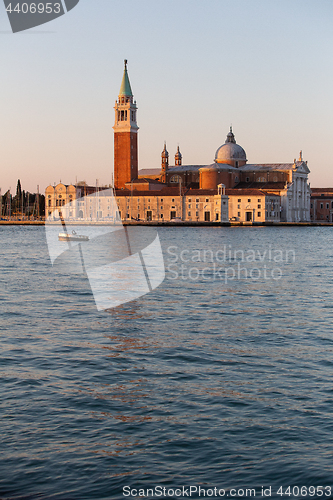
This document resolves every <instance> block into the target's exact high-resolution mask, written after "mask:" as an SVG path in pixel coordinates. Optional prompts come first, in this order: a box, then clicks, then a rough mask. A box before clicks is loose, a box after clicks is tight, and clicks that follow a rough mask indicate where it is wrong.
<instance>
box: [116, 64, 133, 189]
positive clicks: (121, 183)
mask: <svg viewBox="0 0 333 500" xmlns="http://www.w3.org/2000/svg"><path fill="white" fill-rule="evenodd" d="M124 63H125V67H124V74H123V79H122V82H121V87H120V92H119V95H118V100H117V101H116V104H115V107H114V109H115V122H114V127H113V130H114V185H115V188H116V189H124V188H125V183H126V182H131V181H132V180H134V179H137V178H138V130H139V127H138V125H137V121H136V113H137V107H136V101H134V100H133V93H132V89H131V84H130V81H129V78H128V73H127V60H126V59H125V61H124Z"/></svg>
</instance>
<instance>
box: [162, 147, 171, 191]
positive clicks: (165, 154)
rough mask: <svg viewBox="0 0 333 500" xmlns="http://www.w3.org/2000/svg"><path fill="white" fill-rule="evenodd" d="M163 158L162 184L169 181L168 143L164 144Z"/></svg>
mask: <svg viewBox="0 0 333 500" xmlns="http://www.w3.org/2000/svg"><path fill="white" fill-rule="evenodd" d="M161 157H162V171H161V182H165V183H166V181H167V172H168V169H169V153H168V151H167V148H166V142H165V143H164V148H163V151H162V154H161Z"/></svg>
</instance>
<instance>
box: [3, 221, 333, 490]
mask: <svg viewBox="0 0 333 500" xmlns="http://www.w3.org/2000/svg"><path fill="white" fill-rule="evenodd" d="M327 231H328V228H301V229H300V228H285V229H282V228H269V227H267V228H230V229H228V228H227V229H225V228H219V229H218V230H217V229H216V228H164V229H162V230H160V231H159V236H160V239H161V243H162V247H163V252H164V257H165V264H166V268H167V266H168V260H169V257H170V255H169V253H168V248H169V247H170V246H176V247H177V248H178V250H177V253H178V255H179V254H180V252H181V250H182V249H188V250H189V251H191V252H193V251H194V250H201V251H202V250H204V249H205V248H210V249H211V250H212V251H213V252H216V251H217V250H218V249H220V248H221V247H222V246H223V245H224V244H227V245H231V247H232V248H233V249H244V250H246V249H249V248H253V249H254V250H257V249H260V252H261V253H262V252H263V251H264V250H265V248H269V245H271V246H273V247H274V248H280V249H281V250H283V251H284V252H286V251H287V250H290V249H295V255H296V260H295V262H288V263H284V265H283V266H281V271H282V276H281V279H279V280H273V279H267V280H265V279H256V280H248V279H244V278H241V279H234V280H232V281H230V282H228V283H225V282H224V281H223V280H220V279H217V278H216V276H215V277H214V272H213V271H212V270H211V269H210V270H209V271H207V272H206V275H205V276H204V277H202V276H201V277H200V278H198V279H195V280H191V279H188V280H184V279H181V278H179V279H174V275H173V274H172V273H171V272H168V271H167V276H166V279H165V281H164V282H163V284H162V285H161V286H160V287H159V288H157V289H156V290H154V291H153V292H152V293H150V294H148V295H146V296H145V297H142V298H140V300H137V301H134V302H130V303H127V304H124V305H122V306H119V307H117V308H113V309H110V310H107V311H105V312H103V313H101V312H99V313H98V312H96V310H95V306H94V301H93V296H92V293H91V290H90V287H89V283H88V281H87V279H86V278H85V277H84V276H82V275H79V274H77V275H73V274H71V273H69V272H66V269H65V268H62V269H61V266H60V265H59V266H58V270H57V272H55V270H54V269H53V270H52V269H51V267H50V262H49V258H48V255H47V248H46V243H45V239H44V233H43V230H42V228H39V227H36V228H33V227H31V228H30V227H27V228H25V227H12V228H11V227H1V226H0V233H1V241H2V243H3V245H2V250H1V252H2V259H1V264H0V265H1V274H0V284H1V287H0V300H1V309H0V315H1V332H2V337H1V339H2V357H1V365H0V370H1V410H2V429H1V436H2V451H3V453H2V455H1V458H0V461H1V470H2V471H3V474H2V475H1V477H0V497H1V498H6V499H7V498H8V499H23V498H25V499H27V498H31V499H34V500H35V499H36V498H41V499H43V500H45V499H47V500H48V499H50V500H51V499H61V500H74V499H75V500H76V499H77V500H82V499H83V498H84V499H98V500H101V499H120V498H123V495H122V488H123V486H124V485H127V484H132V485H136V487H144V488H149V487H150V488H153V487H154V486H155V485H157V484H161V485H168V486H169V487H176V486H182V485H183V484H184V485H187V484H194V485H195V484H196V485H199V484H206V485H207V487H208V486H213V487H214V486H215V485H216V486H220V487H225V488H226V489H227V488H237V487H249V488H250V487H252V488H258V491H259V490H260V489H261V486H262V485H265V486H266V487H268V486H270V485H272V487H273V488H275V498H277V496H276V489H277V487H278V486H280V485H281V484H285V485H288V484H298V485H299V486H302V485H308V486H310V485H315V486H317V485H328V484H330V481H331V456H332V452H333V450H332V445H331V431H332V428H333V416H332V412H333V410H332V396H333V390H332V369H333V333H332V320H333V310H332V292H333V287H332V283H333V280H332V277H333V272H332V268H331V264H330V263H331V258H330V257H331V248H332V245H331V242H330V233H328V232H327ZM313 241H316V248H318V249H320V255H321V256H322V258H321V262H320V265H319V263H318V261H317V255H316V254H315V253H314V252H313ZM296 243H297V244H296ZM199 264H200V266H202V267H204V266H205V265H206V263H204V262H201V263H199ZM265 264H267V263H265V262H258V263H257V264H256V265H258V266H259V267H260V266H263V265H265ZM184 265H186V266H187V270H188V268H189V264H188V263H184ZM210 265H211V263H210ZM244 265H245V264H244ZM191 266H192V263H191ZM193 275H195V273H194V272H193ZM207 277H209V279H206V278H207ZM260 491H261V490H260ZM272 497H273V498H274V495H272Z"/></svg>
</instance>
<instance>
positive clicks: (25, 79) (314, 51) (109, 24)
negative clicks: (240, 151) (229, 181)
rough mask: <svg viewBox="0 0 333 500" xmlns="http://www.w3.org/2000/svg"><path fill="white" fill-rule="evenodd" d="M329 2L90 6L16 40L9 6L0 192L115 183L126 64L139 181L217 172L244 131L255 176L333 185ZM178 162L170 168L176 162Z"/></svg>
mask: <svg viewBox="0 0 333 500" xmlns="http://www.w3.org/2000/svg"><path fill="white" fill-rule="evenodd" d="M332 25H333V2H332V1H331V0H318V1H316V2H314V1H313V0H312V1H308V0H232V1H231V0H228V1H227V0H205V1H204V0H167V1H161V0H141V1H140V0H129V1H124V0H123V1H120V0H80V2H79V4H78V5H77V7H75V8H74V9H73V10H72V11H70V12H69V13H67V14H66V15H65V16H62V17H60V18H59V19H56V20H54V21H52V22H50V23H48V24H45V25H43V26H40V27H37V28H34V29H32V30H28V31H26V32H22V33H17V34H12V33H11V31H10V25H9V21H8V19H7V16H6V12H5V7H4V5H3V2H1V4H0V56H1V66H2V77H1V99H2V103H1V108H0V109H1V113H0V131H1V141H0V155H1V178H0V187H1V188H2V193H4V192H5V191H6V190H7V189H8V188H9V187H11V189H12V191H14V190H15V187H16V181H17V179H18V178H20V179H21V182H22V187H23V189H26V190H30V191H35V190H36V186H37V184H39V186H40V189H41V192H43V191H44V189H45V187H46V186H47V185H48V184H53V183H54V182H56V183H58V182H59V181H60V180H61V181H62V182H64V183H66V184H69V183H71V182H75V179H76V177H77V179H78V180H83V179H84V180H86V181H87V182H88V183H91V184H95V182H96V179H98V180H99V183H100V184H108V183H110V182H111V175H112V168H113V130H112V126H113V122H114V110H113V106H114V101H115V99H116V98H117V95H118V91H119V88H120V84H121V79H122V74H123V60H124V59H125V58H126V59H128V72H129V77H130V81H131V86H132V90H133V94H134V98H135V99H136V100H137V105H138V125H139V127H140V131H139V168H140V169H142V168H154V167H155V168H157V167H159V166H160V154H161V151H162V149H163V143H164V141H166V142H167V149H168V151H169V153H170V157H171V160H173V157H174V154H175V152H176V149H177V145H178V144H179V146H180V150H181V152H182V154H183V163H184V164H208V163H211V162H212V161H213V160H214V155H215V151H216V149H217V148H218V147H219V146H220V145H221V144H222V143H224V141H225V137H226V134H227V133H228V130H229V127H230V125H231V124H232V125H233V131H234V133H235V137H236V141H237V143H238V144H240V145H241V146H242V147H243V148H244V149H245V151H246V153H247V158H248V162H249V163H279V162H292V161H293V159H294V158H295V157H297V158H298V155H299V151H300V149H302V150H303V157H304V159H305V160H308V166H309V168H310V170H311V174H310V183H311V186H312V187H321V186H331V187H332V186H333V158H331V156H330V154H328V153H327V151H328V152H329V151H330V148H331V142H332V135H333V91H332V89H333V65H332V58H333V29H332ZM170 163H172V161H171V162H170Z"/></svg>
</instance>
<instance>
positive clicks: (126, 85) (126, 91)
mask: <svg viewBox="0 0 333 500" xmlns="http://www.w3.org/2000/svg"><path fill="white" fill-rule="evenodd" d="M124 63H125V68H124V76H123V80H122V82H121V87H120V92H119V95H128V96H132V95H133V94H132V89H131V84H130V81H129V78H128V73H127V59H125V61H124Z"/></svg>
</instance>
